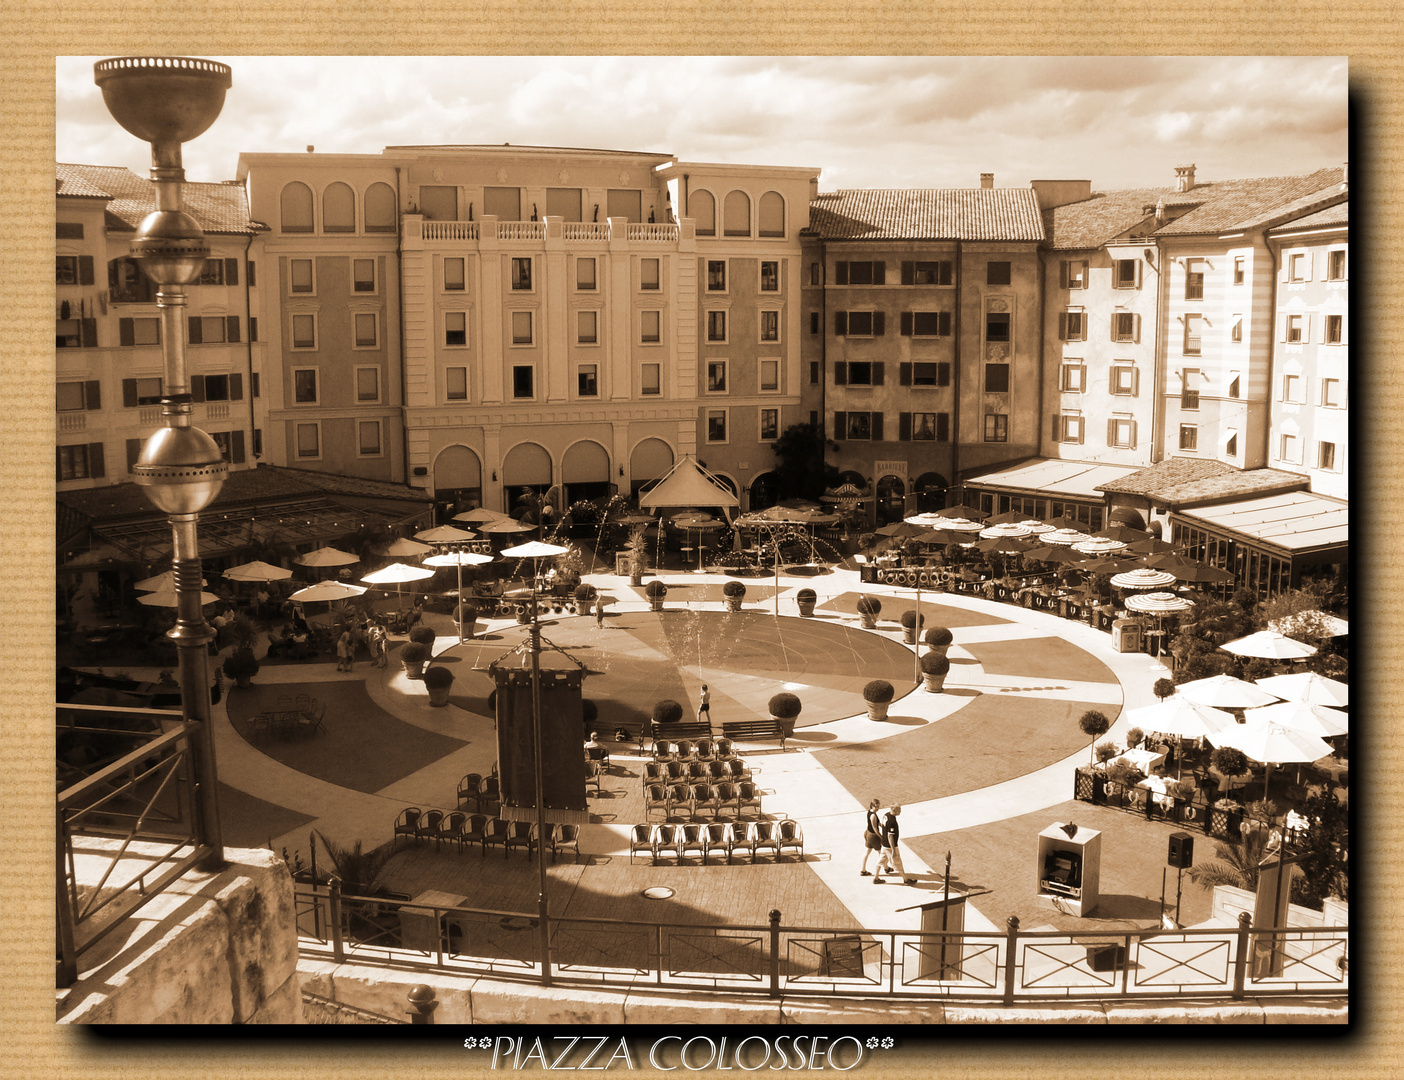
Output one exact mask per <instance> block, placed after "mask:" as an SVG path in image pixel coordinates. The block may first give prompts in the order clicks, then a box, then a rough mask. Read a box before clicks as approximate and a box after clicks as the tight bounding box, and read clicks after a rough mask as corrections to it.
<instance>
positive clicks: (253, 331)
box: [249, 315, 258, 341]
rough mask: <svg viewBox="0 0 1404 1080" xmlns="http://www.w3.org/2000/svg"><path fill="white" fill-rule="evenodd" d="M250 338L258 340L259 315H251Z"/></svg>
mask: <svg viewBox="0 0 1404 1080" xmlns="http://www.w3.org/2000/svg"><path fill="white" fill-rule="evenodd" d="M249 340H250V341H257V340H258V317H257V316H256V315H250V316H249Z"/></svg>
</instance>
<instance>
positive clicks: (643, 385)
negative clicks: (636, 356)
mask: <svg viewBox="0 0 1404 1080" xmlns="http://www.w3.org/2000/svg"><path fill="white" fill-rule="evenodd" d="M662 374H663V365H661V364H644V365H643V367H642V368H641V369H640V371H639V393H641V394H661V393H662V392H663V386H662Z"/></svg>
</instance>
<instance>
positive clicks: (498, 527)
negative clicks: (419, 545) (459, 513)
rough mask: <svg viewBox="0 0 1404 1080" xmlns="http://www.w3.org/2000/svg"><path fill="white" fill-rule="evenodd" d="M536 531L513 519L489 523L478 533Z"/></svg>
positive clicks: (445, 527)
mask: <svg viewBox="0 0 1404 1080" xmlns="http://www.w3.org/2000/svg"><path fill="white" fill-rule="evenodd" d="M439 528H441V529H451V528H453V526H452V525H440V526H439ZM535 529H536V526H535V525H523V524H522V523H521V522H520V521H513V520H512V519H511V518H503V519H502V520H501V521H489V522H488V523H487V524H486V525H484V526H483V527H482V528H480V529H479V530H478V531H479V532H481V533H492V534H494V535H496V534H497V533H523V532H533V531H535ZM459 531H460V532H461V531H462V530H459ZM417 535H418V536H419V537H420V538H421V539H423V537H424V534H423V533H418V534H417ZM469 535H471V534H469Z"/></svg>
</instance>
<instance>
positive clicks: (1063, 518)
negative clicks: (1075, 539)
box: [1045, 514, 1087, 532]
mask: <svg viewBox="0 0 1404 1080" xmlns="http://www.w3.org/2000/svg"><path fill="white" fill-rule="evenodd" d="M1045 524H1048V525H1052V526H1053V528H1055V529H1071V530H1073V531H1074V532H1081V531H1082V530H1083V529H1085V528H1087V523H1086V522H1085V521H1078V520H1077V518H1075V517H1068V515H1067V514H1060V515H1059V516H1058V517H1052V518H1048V519H1047V521H1046V522H1045Z"/></svg>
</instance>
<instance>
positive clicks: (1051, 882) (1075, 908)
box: [1037, 822, 1102, 918]
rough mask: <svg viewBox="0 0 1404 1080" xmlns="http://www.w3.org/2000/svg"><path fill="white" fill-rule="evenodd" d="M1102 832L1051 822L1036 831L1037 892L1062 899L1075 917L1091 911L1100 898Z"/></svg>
mask: <svg viewBox="0 0 1404 1080" xmlns="http://www.w3.org/2000/svg"><path fill="white" fill-rule="evenodd" d="M1101 862H1102V834H1101V833H1100V832H1099V831H1097V830H1096V829H1088V828H1084V827H1081V826H1078V825H1074V824H1066V825H1065V824H1063V823H1062V822H1054V823H1053V824H1052V825H1050V826H1048V828H1046V829H1044V830H1043V832H1041V833H1039V834H1038V863H1037V873H1038V895H1039V896H1040V897H1042V898H1044V899H1046V900H1053V899H1057V900H1061V901H1062V902H1063V903H1064V904H1066V905H1067V907H1068V908H1069V909H1070V910H1071V911H1072V913H1073V914H1074V915H1076V916H1077V917H1078V918H1084V917H1085V916H1087V915H1090V914H1092V911H1093V909H1095V908H1096V906H1097V901H1098V899H1099V898H1100V891H1099V880H1100V877H1101Z"/></svg>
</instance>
